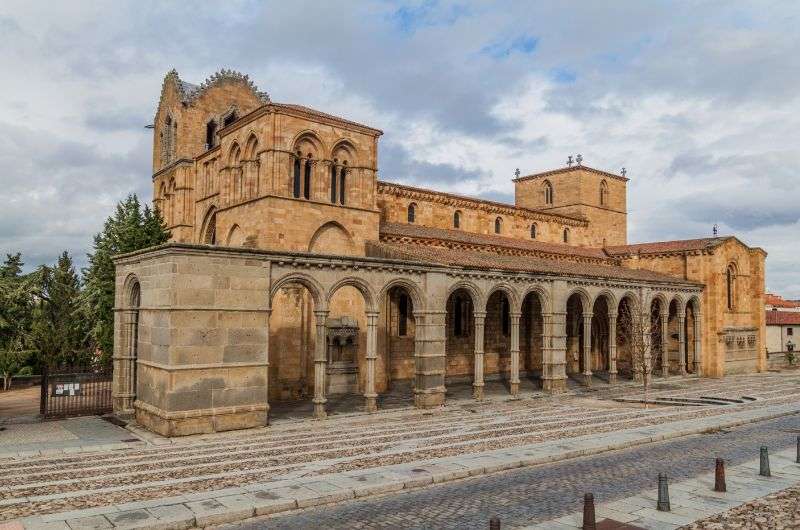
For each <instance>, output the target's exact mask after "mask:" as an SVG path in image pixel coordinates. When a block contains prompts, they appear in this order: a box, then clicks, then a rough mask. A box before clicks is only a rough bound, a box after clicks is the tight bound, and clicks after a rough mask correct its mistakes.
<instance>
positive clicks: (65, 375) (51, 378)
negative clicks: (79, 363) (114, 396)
mask: <svg viewBox="0 0 800 530" xmlns="http://www.w3.org/2000/svg"><path fill="white" fill-rule="evenodd" d="M39 409H40V410H39V413H40V414H41V415H42V417H44V418H63V417H67V416H88V415H93V414H105V413H107V412H111V410H112V402H111V370H102V369H95V368H80V367H78V368H75V367H73V368H49V369H47V368H45V369H44V371H43V373H42V387H41V402H40V405H39Z"/></svg>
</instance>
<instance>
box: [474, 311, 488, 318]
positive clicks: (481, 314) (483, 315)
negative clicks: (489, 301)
mask: <svg viewBox="0 0 800 530" xmlns="http://www.w3.org/2000/svg"><path fill="white" fill-rule="evenodd" d="M472 317H473V318H475V319H479V318H486V311H473V312H472Z"/></svg>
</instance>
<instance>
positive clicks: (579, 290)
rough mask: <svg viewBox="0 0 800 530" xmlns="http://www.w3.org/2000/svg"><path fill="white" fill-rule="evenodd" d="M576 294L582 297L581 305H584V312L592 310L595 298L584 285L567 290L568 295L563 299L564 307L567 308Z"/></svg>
mask: <svg viewBox="0 0 800 530" xmlns="http://www.w3.org/2000/svg"><path fill="white" fill-rule="evenodd" d="M576 294H577V295H578V296H579V297H580V299H581V305H582V306H583V312H584V313H585V312H586V311H587V310H591V309H592V303H593V301H594V298H593V297H592V296H591V295H590V294H589V292H588V291H587V290H586V289H584V288H583V287H573V288H572V289H570V290H569V291H567V294H566V296H564V301H563V304H564V309H565V310H566V307H567V303H568V302H569V299H570V298H572V297H573V296H574V295H576Z"/></svg>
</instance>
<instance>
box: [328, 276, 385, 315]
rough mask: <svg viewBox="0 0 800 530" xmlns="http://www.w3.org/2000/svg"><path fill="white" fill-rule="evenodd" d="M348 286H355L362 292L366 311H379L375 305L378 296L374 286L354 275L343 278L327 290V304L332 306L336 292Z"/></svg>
mask: <svg viewBox="0 0 800 530" xmlns="http://www.w3.org/2000/svg"><path fill="white" fill-rule="evenodd" d="M347 286H350V287H354V288H355V289H357V290H358V291H359V292H360V293H361V296H362V297H363V298H364V309H365V310H366V312H368V313H370V312H375V311H377V307H376V306H375V300H376V297H375V293H374V292H373V290H372V287H371V286H370V285H369V284H368V283H367V282H366V281H364V280H362V279H361V278H356V277H353V276H350V277H347V278H342V279H341V280H339V281H337V282H336V283H334V284H333V285H332V286H331V287H330V288H329V289H328V290H327V291H326V295H325V306H326V307H330V304H331V300H332V299H333V297H334V296H335V295H336V292H337V291H338V290H339V289H341V288H342V287H347Z"/></svg>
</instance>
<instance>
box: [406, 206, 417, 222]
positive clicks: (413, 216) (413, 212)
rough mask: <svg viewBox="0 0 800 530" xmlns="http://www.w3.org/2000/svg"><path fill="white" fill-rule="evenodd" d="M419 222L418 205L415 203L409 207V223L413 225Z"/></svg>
mask: <svg viewBox="0 0 800 530" xmlns="http://www.w3.org/2000/svg"><path fill="white" fill-rule="evenodd" d="M416 220H417V205H416V204H414V203H413V202H412V203H411V204H409V205H408V222H409V223H413V222H414V221H416Z"/></svg>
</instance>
